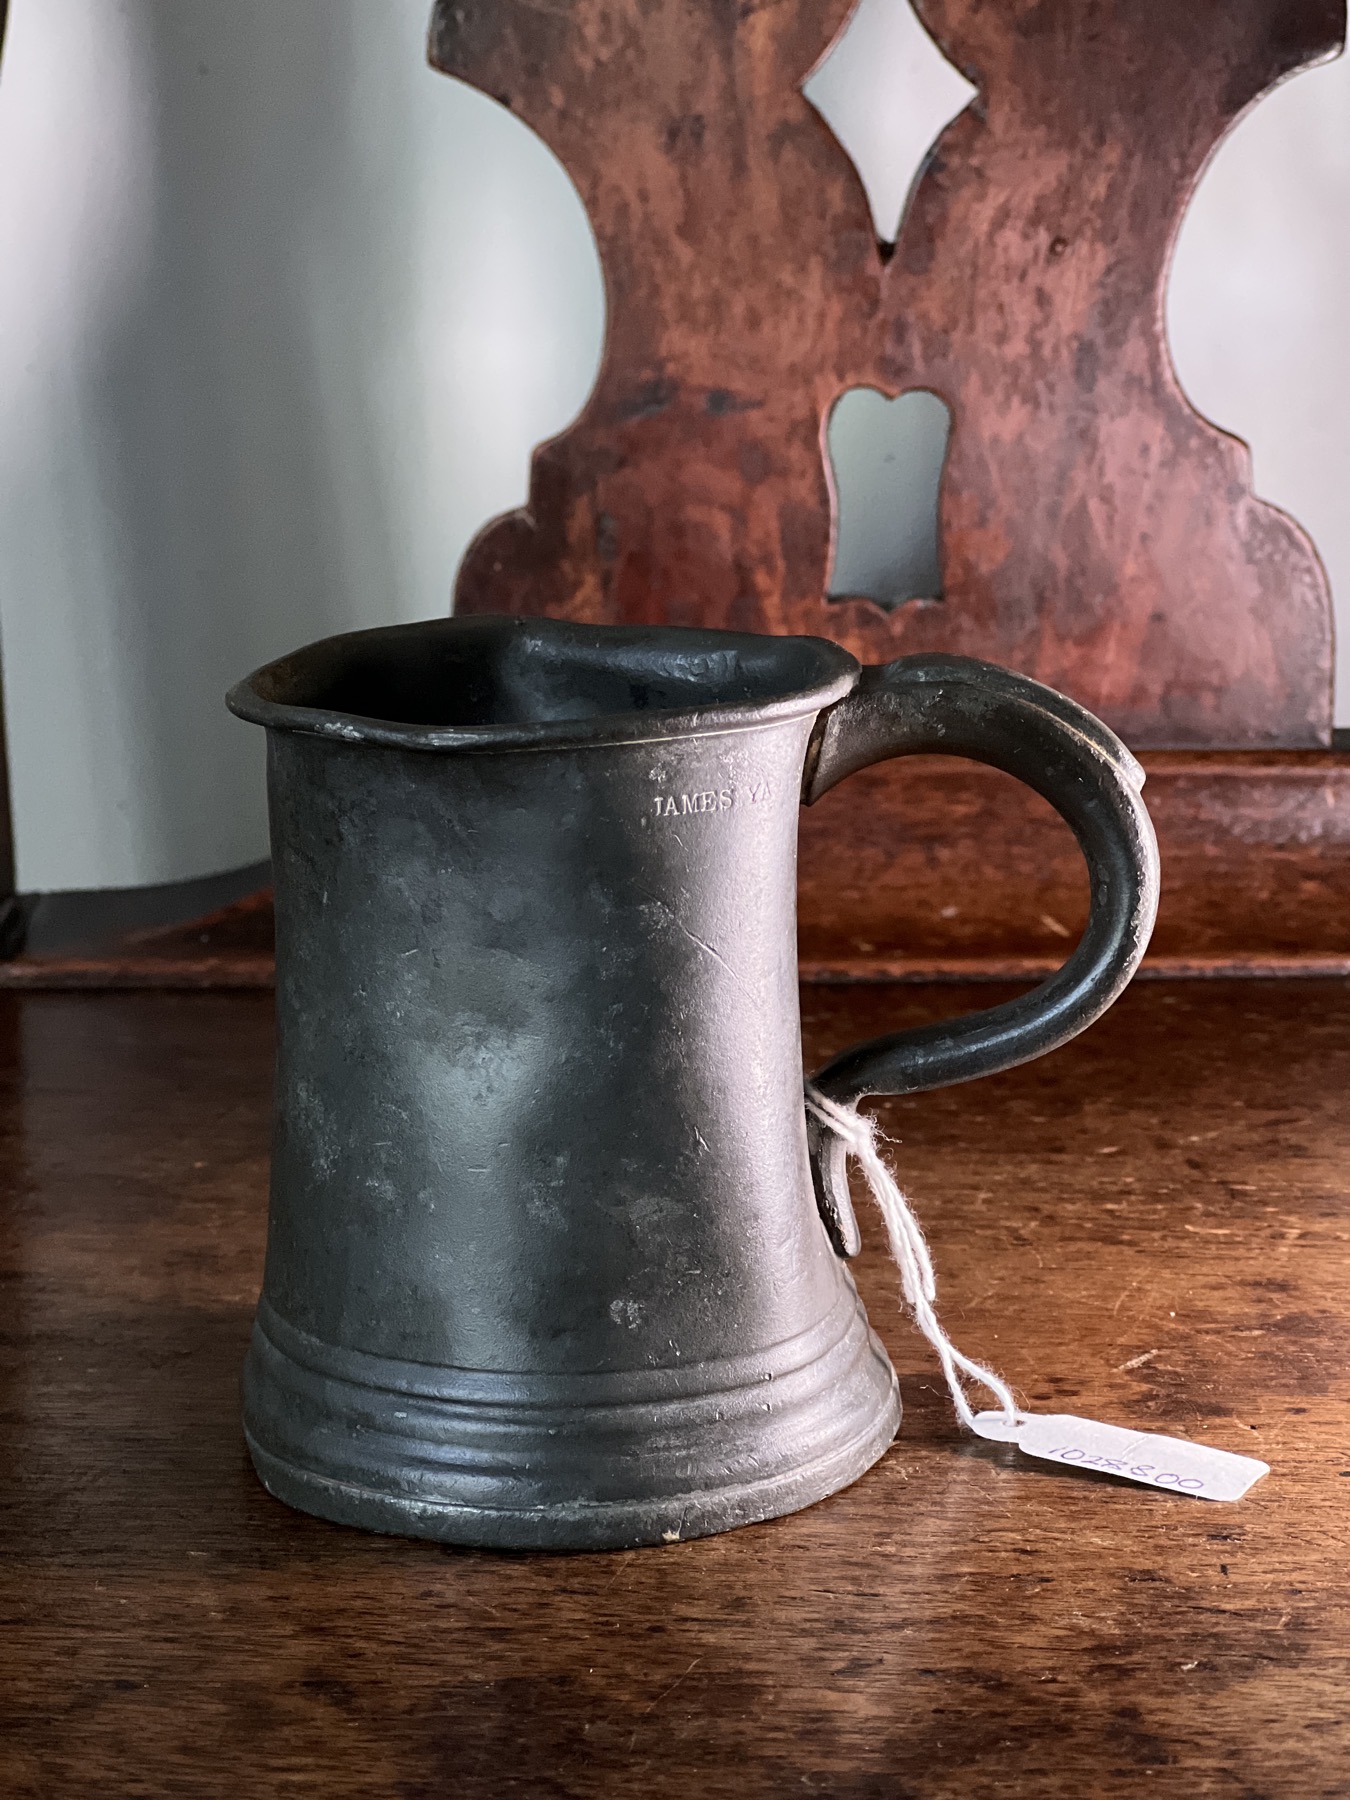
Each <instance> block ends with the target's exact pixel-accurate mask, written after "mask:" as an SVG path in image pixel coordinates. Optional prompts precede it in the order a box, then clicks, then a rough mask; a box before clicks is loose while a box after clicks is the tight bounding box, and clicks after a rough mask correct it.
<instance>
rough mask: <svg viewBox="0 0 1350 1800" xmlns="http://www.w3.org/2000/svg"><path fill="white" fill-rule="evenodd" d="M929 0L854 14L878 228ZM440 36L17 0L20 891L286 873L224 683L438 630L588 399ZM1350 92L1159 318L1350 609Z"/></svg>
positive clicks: (8, 237)
mask: <svg viewBox="0 0 1350 1800" xmlns="http://www.w3.org/2000/svg"><path fill="white" fill-rule="evenodd" d="M905 4H906V0H864V5H865V7H866V8H867V11H866V13H865V14H864V16H863V18H862V20H861V21H860V26H859V29H860V30H861V31H863V33H864V34H868V33H870V34H871V35H870V37H867V38H866V47H867V54H866V55H865V56H861V57H859V56H856V55H855V57H854V62H855V65H856V72H855V73H854V74H852V75H850V77H849V84H851V85H852V87H853V89H854V103H855V105H856V107H857V116H856V117H855V119H854V120H853V122H852V124H851V125H850V126H849V127H848V130H849V131H850V132H851V136H850V139H849V141H850V143H851V144H852V145H853V146H854V149H855V154H858V155H859V156H860V159H861V160H862V161H864V163H865V162H866V160H867V152H866V144H867V142H868V134H869V133H870V134H871V139H872V141H873V142H874V143H875V145H876V146H877V150H876V154H877V156H878V157H879V158H881V159H882V161H884V160H885V159H886V158H887V157H890V158H891V159H892V161H891V174H890V177H889V179H890V190H887V192H886V194H885V195H884V196H883V197H882V198H880V199H879V201H878V212H879V215H880V214H883V213H886V212H889V211H893V210H894V206H893V201H892V190H896V191H899V192H900V193H903V191H904V188H905V187H906V186H907V182H908V175H907V174H906V173H905V172H904V170H903V169H901V170H900V171H899V172H897V168H896V166H895V160H894V159H895V158H896V157H897V156H899V157H901V159H902V160H903V158H904V157H908V158H910V162H911V165H912V160H913V157H914V155H915V152H914V150H913V146H912V145H909V144H908V139H909V138H912V137H914V136H915V135H916V134H915V132H914V131H898V130H897V129H896V124H895V118H894V116H893V114H894V109H895V107H896V105H897V104H898V105H899V106H901V107H902V108H908V110H909V113H910V114H912V115H913V116H914V117H917V118H920V119H922V120H923V121H924V127H923V130H924V131H926V130H927V129H929V123H930V121H931V122H932V123H933V124H934V125H935V124H936V123H940V122H941V118H940V117H938V116H937V115H942V116H945V115H946V114H947V113H948V112H949V111H950V109H951V108H952V107H953V106H954V105H955V104H959V101H960V98H961V97H962V96H961V93H960V87H959V83H957V82H954V80H953V79H952V78H951V77H950V76H949V75H948V74H946V73H944V72H943V70H942V69H941V67H940V66H939V67H938V68H936V69H935V67H934V64H933V61H932V59H931V58H930V57H927V56H926V54H923V53H921V52H922V46H921V45H918V46H916V43H915V37H914V31H913V27H912V22H911V21H910V20H909V19H908V18H907V17H906V14H905V12H904V11H903V10H902V9H903V8H904V6H905ZM429 12H430V0H229V4H228V5H227V4H223V3H222V0H12V6H11V20H10V30H9V39H8V42H7V44H6V46H5V54H4V62H3V67H2V69H0V641H2V642H3V658H4V675H5V703H6V707H7V711H8V724H9V743H10V765H11V783H12V789H13V803H14V812H15V825H16V837H17V849H18V861H19V881H20V885H21V886H22V887H24V888H26V889H52V888H71V887H99V886H121V885H132V884H137V883H151V882H163V881H170V880H175V879H186V878H189V877H193V876H199V875H205V874H209V873H213V872H215V871H217V870H221V869H224V868H228V867H232V866H236V865H239V864H242V863H247V862H250V861H252V860H254V859H256V858H257V857H259V856H261V855H263V854H264V853H265V832H264V821H263V805H262V793H261V784H260V775H259V770H260V751H261V744H260V741H259V740H260V738H261V733H258V732H257V731H255V730H253V729H251V728H249V727H247V726H244V725H240V724H238V723H236V722H235V721H233V720H231V719H230V718H229V717H228V716H227V715H226V714H225V713H224V711H223V708H222V706H221V703H220V695H221V692H222V691H223V689H224V688H225V687H226V685H228V683H229V682H230V681H231V680H233V679H234V678H235V677H236V676H238V675H239V674H241V673H243V672H245V671H246V670H247V669H249V668H250V667H252V666H254V665H255V664H257V663H258V662H261V661H263V660H264V659H266V658H267V657H269V656H272V655H274V654H276V653H278V652H279V651H281V650H283V649H285V648H289V647H291V646H293V645H295V644H297V643H300V642H302V641H304V640H305V639H307V638H311V637H314V636H318V635H320V634H321V633H323V632H326V631H333V630H340V629H343V628H345V627H347V626H350V625H357V624H375V623H380V622H383V621H387V620H394V619H403V618H415V617H419V616H425V615H428V614H432V613H438V612H443V611H444V610H445V608H446V605H447V601H448V596H449V593H450V588H451V583H452V580H453V574H454V568H455V564H456V562H457V560H458V558H459V555H460V553H461V551H462V549H463V547H464V545H465V544H466V542H467V541H468V538H469V537H470V536H471V535H472V533H473V531H474V530H475V529H476V528H477V526H478V525H479V524H480V523H481V522H482V521H483V520H485V519H486V518H488V517H490V516H491V515H493V514H495V513H497V512H499V511H502V510H504V509H505V508H507V507H509V506H511V505H515V504H518V503H519V501H520V499H521V498H522V497H523V495H524V492H525V483H526V471H527V466H528V455H529V449H530V447H531V445H532V444H533V443H534V442H536V441H537V440H539V439H540V438H543V437H545V436H548V435H550V434H551V433H553V432H555V431H557V430H559V429H560V428H561V427H562V426H563V425H564V424H565V423H566V422H567V420H568V419H569V418H570V417H571V416H572V415H573V414H574V413H575V411H576V410H577V408H578V407H579V406H580V404H581V402H582V401H583V399H584V397H585V394H586V391H587V389H588V387H589V385H590V383H591V381H592V379H593V377H594V371H595V368H596V366H597V361H598V355H599V344H600V335H601V328H602V316H603V297H602V293H601V286H600V277H599V270H598V264H597V262H596V257H595V251H594V246H593V244H592V242H591V240H590V234H589V229H588V227H587V225H586V223H585V220H584V217H583V215H582V213H581V209H580V206H579V204H578V202H577V200H576V196H575V194H574V193H573V191H572V188H571V185H570V183H569V182H568V181H567V178H566V177H565V175H564V174H563V173H562V172H561V171H560V170H559V169H558V167H557V165H556V164H555V163H554V161H553V159H552V158H551V157H550V155H549V154H548V152H547V151H545V150H544V149H543V147H542V145H540V144H539V143H538V142H537V141H536V140H534V139H533V138H532V137H531V136H530V134H529V133H528V132H527V131H526V130H525V129H524V127H522V126H521V125H519V124H518V123H517V122H516V121H515V120H513V119H511V118H510V117H509V116H508V115H507V114H505V113H504V112H502V111H501V109H500V108H498V107H496V106H494V105H493V104H492V103H491V102H490V101H487V100H485V99H483V98H482V97H481V96H479V95H476V94H473V93H471V92H469V91H468V90H466V89H464V88H461V87H459V86H458V85H457V84H455V83H453V82H450V81H448V80H446V79H445V78H444V77H443V76H439V75H435V74H433V73H432V72H431V71H430V70H428V69H427V68H426V66H425V57H424V45H423V40H424V34H425V28H426V23H427V16H428V14H429ZM888 45H890V46H891V49H889V50H888V49H887V46H888ZM888 59H889V60H888ZM906 70H908V71H909V73H908V74H906V72H905V71H906ZM1347 70H1350V64H1338V65H1334V66H1332V67H1331V68H1328V69H1327V70H1325V71H1319V72H1316V73H1314V74H1310V75H1304V76H1300V77H1298V78H1297V79H1296V80H1295V81H1294V82H1292V83H1291V84H1289V86H1287V87H1286V88H1285V89H1284V90H1283V91H1282V92H1281V93H1280V94H1279V95H1277V96H1275V97H1274V98H1273V99H1272V100H1270V101H1268V102H1266V103H1265V104H1264V105H1263V106H1262V107H1260V108H1258V109H1257V111H1256V112H1255V113H1254V114H1252V115H1251V117H1250V118H1249V119H1248V121H1246V122H1245V123H1244V125H1243V126H1242V127H1241V128H1240V130H1239V132H1238V133H1237V134H1236V135H1235V136H1234V137H1233V138H1232V139H1231V140H1230V143H1229V145H1228V146H1227V147H1226V148H1225V149H1224V150H1223V151H1222V152H1221V154H1220V157H1219V159H1218V160H1217V162H1216V164H1215V166H1214V168H1213V170H1212V171H1211V173H1210V175H1209V177H1208V179H1207V181H1206V184H1205V187H1204V189H1203V191H1202V194H1201V198H1200V201H1199V203H1198V205H1197V207H1196V208H1195V209H1194V211H1193V213H1192V215H1191V216H1190V218H1189V219H1188V221H1187V225H1186V228H1185V231H1184V233H1183V238H1182V242H1181V246H1180V250H1179V254H1178V260H1177V268H1176V276H1175V279H1174V282H1173V288H1172V300H1171V308H1170V318H1171V328H1172V334H1173V340H1174V344H1175V348H1176V353H1177V362H1178V367H1179V370H1180V373H1181V375H1182V378H1183V380H1184V381H1185V382H1186V384H1187V386H1188V389H1189V391H1190V392H1191V394H1192V395H1193V397H1194V398H1195V400H1196V402H1197V404H1199V405H1201V406H1202V407H1203V408H1204V410H1206V411H1207V412H1208V413H1209V414H1210V415H1211V416H1213V417H1214V418H1216V419H1217V420H1218V421H1219V422H1221V423H1223V424H1224V425H1226V426H1228V427H1230V428H1233V429H1237V430H1239V431H1241V432H1242V433H1243V434H1244V435H1246V436H1248V437H1250V438H1251V439H1252V440H1253V441H1254V443H1255V447H1256V471H1257V478H1258V486H1259V488H1260V490H1261V491H1262V492H1263V493H1265V494H1268V495H1270V496H1271V497H1272V498H1274V499H1276V500H1278V501H1280V502H1281V503H1282V504H1284V505H1287V506H1289V507H1290V508H1291V510H1293V511H1294V512H1295V513H1296V514H1298V515H1299V516H1300V517H1302V518H1303V519H1304V520H1305V521H1306V522H1307V523H1308V524H1309V525H1310V526H1311V528H1312V529H1313V530H1314V532H1315V534H1316V535H1317V536H1318V539H1319V542H1320V544H1321V547H1322V549H1323V552H1324V554H1325V556H1326V558H1327V561H1328V563H1329V565H1330V567H1331V571H1332V575H1333V579H1334V581H1335V583H1336V586H1337V589H1338V592H1339V594H1340V596H1341V604H1342V607H1343V609H1345V611H1346V612H1348V613H1350V524H1347V509H1346V508H1345V506H1344V505H1343V503H1342V501H1341V494H1342V492H1343V491H1344V488H1345V485H1346V483H1345V476H1346V471H1347V465H1348V464H1350V434H1348V433H1347V431H1346V429H1345V428H1344V426H1343V423H1342V422H1343V421H1344V420H1345V418H1346V416H1347V407H1348V405H1350V391H1348V390H1350V347H1348V346H1347V338H1346V332H1345V328H1344V324H1343V322H1342V318H1341V313H1342V312H1343V310H1344V309H1343V305H1342V296H1343V295H1344V294H1345V292H1346V287H1347V283H1346V276H1347V275H1350V104H1347V101H1350V91H1348V90H1347V79H1348V78H1347ZM831 74H832V71H829V70H827V71H825V72H824V74H823V75H822V76H820V77H818V78H817V82H816V84H815V85H814V88H813V91H814V93H815V94H816V96H817V97H820V96H821V95H825V96H828V95H829V93H830V83H831ZM833 74H834V78H835V87H836V89H837V87H838V85H839V82H838V72H837V71H834V72H833ZM906 81H909V82H910V84H911V86H910V90H909V94H910V97H909V98H905V87H904V84H905V82H906ZM846 85H848V84H846ZM897 92H898V93H899V94H900V95H901V99H900V100H899V102H896V101H895V100H894V99H892V98H890V97H889V96H891V95H894V94H895V93H897ZM846 103H847V102H846V101H845V104H846ZM869 109H870V110H869ZM917 135H918V136H922V135H923V131H919V132H918V133H917ZM897 145H899V146H901V147H900V148H899V149H897V148H896V146H897ZM888 146H889V147H888ZM880 191H881V190H880V188H878V193H880ZM858 416H859V417H865V409H863V411H861V412H860V413H859V415H858ZM863 435H864V437H865V432H864V434H863ZM846 451H847V454H848V455H850V456H854V457H861V458H862V459H863V460H864V461H865V460H866V457H867V455H868V446H867V444H866V442H861V443H852V444H850V445H849V446H847V447H846ZM1342 643H1343V646H1344V647H1345V649H1346V650H1350V623H1347V626H1346V629H1345V631H1344V632H1343V634H1342ZM1342 668H1343V670H1345V674H1344V676H1343V680H1342V685H1341V692H1342V695H1343V696H1344V698H1343V699H1342V701H1341V717H1342V718H1343V719H1345V720H1346V721H1347V722H1350V668H1348V667H1347V665H1346V663H1345V662H1343V664H1342Z"/></svg>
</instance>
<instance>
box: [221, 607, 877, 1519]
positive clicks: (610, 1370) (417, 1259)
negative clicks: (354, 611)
mask: <svg viewBox="0 0 1350 1800" xmlns="http://www.w3.org/2000/svg"><path fill="white" fill-rule="evenodd" d="M857 680H858V667H857V664H856V663H854V662H853V659H852V658H850V657H848V656H847V655H846V654H845V653H844V652H842V651H840V650H839V649H837V648H836V647H835V646H833V645H830V644H827V643H824V642H823V641H820V640H810V639H797V640H770V639H756V638H737V637H734V636H731V635H730V634H720V633H688V632H678V631H653V632H641V631H637V632H632V631H628V632H625V631H618V632H605V631H603V630H602V629H599V628H586V627H571V626H565V625H560V624H551V623H548V622H543V621H540V622H529V621H520V620H494V619H474V620H463V621H458V620H446V621H435V622H430V623H428V624H426V625H420V626H415V627H405V628H398V629H395V630H391V631H386V632H374V633H362V634H357V635H354V636H352V637H348V638H345V639H337V640H330V641H329V643H327V644H325V645H319V646H315V647H312V648H311V650H309V651H305V652H301V653H299V654H298V655H297V656H296V657H294V658H290V659H287V661H285V662H283V663H281V664H274V665H272V667H271V668H270V669H269V670H264V671H260V672H259V674H258V675H256V676H254V677H253V678H251V681H250V682H249V683H244V684H241V687H240V688H239V689H237V690H235V693H234V694H233V695H232V696H231V704H232V705H234V706H235V707H236V710H238V711H241V712H243V713H244V714H245V716H249V717H254V718H257V719H259V720H260V722H262V723H264V724H267V725H268V726H269V794H270V805H271V818H272V837H273V858H274V871H275V883H276V917H277V1016H278V1027H279V1049H278V1076H277V1119H276V1137H275V1147H274V1158H273V1168H272V1194H271V1215H270V1228H269V1238H268V1250H267V1262H266V1272H265V1279H264V1291H263V1296H262V1300H261V1302H260V1306H259V1311H258V1317H257V1324H256V1327H255V1331H254V1336H253V1342H252V1347H251V1349H250V1352H249V1357H248V1362H247V1367H246V1371H245V1426H246V1430H247V1434H248V1440H249V1445H250V1449H251V1451H252V1454H253V1457H254V1461H255V1464H256V1466H257V1468H258V1470H259V1472H260V1474H261V1476H262V1478H263V1480H264V1481H265V1483H266V1484H267V1485H268V1487H269V1488H271V1489H272V1490H273V1491H274V1492H275V1493H276V1494H278V1495H279V1496H280V1497H281V1498H282V1499H285V1500H288V1501H290V1502H291V1503H293V1504H295V1505H298V1506H301V1507H304V1508H307V1509H309V1510H311V1511H315V1512H319V1513H322V1514H324V1515H325V1516H327V1517H330V1518H335V1519H339V1520H343V1521H347V1522H350V1523H354V1524H359V1525H365V1526H369V1527H373V1528H375V1529H381V1530H392V1531H401V1532H409V1533H415V1534H419V1535H426V1536H432V1537H439V1538H443V1539H447V1540H454V1541H462V1542H468V1543H477V1544H488V1545H509V1546H555V1547H570V1548H587V1547H592V1548H599V1547H606V1546H614V1545H622V1544H636V1543H643V1542H656V1541H660V1540H662V1539H669V1538H672V1537H675V1536H680V1537H685V1536H693V1535H698V1534H700V1533H704V1532H708V1531H714V1530H719V1529H723V1528H725V1527H727V1526H731V1525H735V1524H740V1523H744V1522H746V1521H749V1520H752V1519H757V1518H763V1517H766V1516H769V1515H772V1514H776V1513H781V1512H785V1511H789V1510H791V1509H793V1508H795V1507H798V1506H801V1505H804V1504H806V1503H807V1502H809V1501H811V1500H815V1499H818V1498H820V1497H821V1496H823V1495H825V1494H827V1493H830V1492H832V1491H834V1490H835V1489H837V1488H838V1487H840V1486H843V1485H844V1484H845V1483H847V1482H849V1481H851V1480H853V1479H855V1478H856V1477H857V1476H858V1475H859V1474H861V1473H862V1471H863V1470H864V1469H866V1468H867V1467H868V1466H870V1464H871V1463H872V1462H874V1461H875V1460H876V1458H877V1457H878V1456H879V1455H880V1454H881V1453H882V1451H883V1450H884V1448H885V1446H886V1445H887V1444H888V1443H889V1442H890V1440H891V1438H892V1437H893V1436H894V1433H895V1431H896V1429H897V1426H898V1423H899V1417H900V1408H899V1399H898V1394H897V1387H896V1382H895V1378H894V1375H893V1372H892V1370H891V1367H890V1364H889V1362H888V1361H887V1358H886V1355H885V1352H884V1351H883V1349H882V1347H881V1345H880V1344H879V1342H878V1341H877V1339H876V1337H875V1336H874V1335H873V1334H872V1332H871V1331H870V1329H869V1327H868V1324H867V1320H866V1317H865V1315H864V1313H863V1310H862V1307H861V1304H860V1302H859V1300H858V1297H857V1294H856V1292H855V1289H854V1286H853V1282H852V1280H851V1278H850V1276H849V1273H848V1270H847V1267H846V1263H845V1261H844V1260H843V1257H842V1255H841V1254H840V1250H841V1249H842V1248H846V1246H843V1245H841V1244H840V1242H839V1230H838V1220H837V1218H836V1216H835V1214H834V1213H833V1212H832V1210H831V1207H830V1205H829V1204H828V1202H829V1200H830V1196H829V1194H828V1193H827V1192H825V1191H823V1190H822V1194H821V1197H820V1200H818V1197H817V1189H816V1183H815V1182H813V1175H812V1167H811V1159H810V1153H809V1150H808V1139H807V1128H806V1119H805V1114H804V1109H803V1092H802V1081H803V1071H802V1060H801V1040H800V1026H799V1016H798V1000H797V974H796V943H795V885H796V882H795V869H796V837H797V813H798V807H799V805H800V803H801V797H802V786H803V774H804V770H805V768H806V765H807V762H808V758H809V757H811V756H812V755H813V754H815V753H817V752H818V751H819V749H820V745H821V733H820V722H821V720H822V718H823V717H825V716H827V714H828V711H829V709H830V708H831V707H832V706H833V705H834V704H835V703H837V702H838V701H840V700H842V699H843V698H844V696H846V695H847V694H849V693H850V692H851V691H852V689H853V688H854V687H855V685H856V683H857ZM837 1198H838V1196H836V1199H837ZM842 1204H843V1206H844V1207H845V1208H846V1206H847V1200H846V1198H845V1199H843V1201H842ZM822 1206H823V1207H824V1211H823V1213H822Z"/></svg>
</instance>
